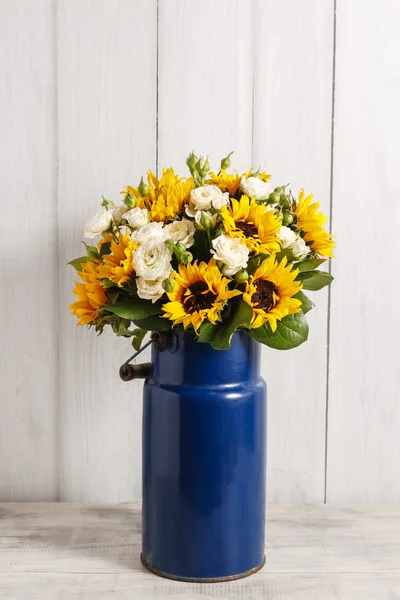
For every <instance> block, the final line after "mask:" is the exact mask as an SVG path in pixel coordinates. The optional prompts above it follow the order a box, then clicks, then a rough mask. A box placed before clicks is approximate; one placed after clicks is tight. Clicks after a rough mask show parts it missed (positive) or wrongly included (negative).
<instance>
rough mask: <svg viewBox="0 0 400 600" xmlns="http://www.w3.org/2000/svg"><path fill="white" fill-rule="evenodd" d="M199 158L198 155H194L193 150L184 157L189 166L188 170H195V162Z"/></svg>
mask: <svg viewBox="0 0 400 600" xmlns="http://www.w3.org/2000/svg"><path fill="white" fill-rule="evenodd" d="M198 160H199V157H198V156H196V155H195V153H194V152H191V153H190V154H189V156H188V157H187V159H186V164H187V166H188V167H189V171H190V172H191V173H193V171H195V170H196V164H197V162H198Z"/></svg>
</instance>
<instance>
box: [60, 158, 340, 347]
mask: <svg viewBox="0 0 400 600" xmlns="http://www.w3.org/2000/svg"><path fill="white" fill-rule="evenodd" d="M231 154H232V152H231V153H230V154H229V155H228V156H226V157H225V158H223V159H222V160H221V165H220V169H219V171H218V172H212V171H210V165H209V161H208V158H207V157H206V156H200V157H197V156H196V155H195V154H194V153H191V154H190V155H189V157H188V158H187V161H186V164H187V166H188V168H189V171H190V175H191V176H190V177H188V178H186V179H185V178H181V177H179V176H178V175H176V174H175V173H174V170H173V169H172V168H169V169H164V170H163V172H162V176H161V178H160V179H158V178H157V177H156V176H155V175H154V174H153V173H152V172H151V171H149V172H148V175H147V183H145V182H144V181H143V178H142V180H141V181H140V184H139V185H138V187H131V186H127V187H126V188H124V189H123V191H122V195H123V199H122V203H121V204H120V205H118V206H115V205H114V203H113V202H112V201H110V200H107V199H105V198H103V201H102V208H101V210H100V212H99V213H98V214H96V216H95V217H94V218H93V219H92V220H91V221H89V222H88V223H87V224H86V227H85V236H86V237H87V238H95V237H96V236H100V239H99V240H98V242H97V245H89V244H86V243H85V246H86V256H81V257H80V258H76V259H74V260H72V261H71V262H70V263H69V264H71V265H73V266H74V267H75V269H76V270H77V272H78V275H79V278H80V279H81V281H79V282H76V287H75V288H74V292H75V294H76V296H77V301H76V302H74V303H73V304H71V309H72V313H73V314H74V315H76V317H78V319H79V321H78V325H89V326H91V327H94V328H95V330H96V331H97V332H98V333H99V334H100V333H102V331H103V329H104V327H105V326H106V325H110V326H111V328H112V330H113V331H114V333H115V334H116V335H119V336H124V337H131V338H132V344H133V346H134V348H135V349H139V348H140V345H141V342H142V340H143V337H144V336H145V335H146V333H147V332H148V331H164V330H168V329H170V328H173V327H174V328H177V329H178V330H181V331H183V330H190V331H191V332H192V334H193V335H194V336H196V338H197V340H198V341H199V342H207V343H210V344H211V345H212V346H213V347H214V348H215V349H219V350H221V349H227V348H229V346H230V340H231V337H232V335H233V333H234V332H235V330H236V329H238V328H240V329H244V330H245V331H246V332H247V334H248V335H250V336H251V337H252V338H254V339H255V340H257V341H258V342H260V343H262V344H265V345H267V346H270V347H271V348H276V349H280V350H287V349H290V348H294V347H296V346H298V345H300V344H301V343H303V342H304V341H305V340H306V339H307V337H308V325H307V321H306V319H305V317H304V315H305V314H306V313H307V312H308V311H309V310H310V309H311V308H312V307H313V303H312V302H311V300H310V299H309V298H308V297H307V296H306V295H305V293H304V291H303V290H311V291H316V290H319V289H321V288H322V287H324V286H326V285H329V284H330V283H331V281H332V277H331V275H330V274H329V273H328V272H326V271H321V270H320V269H319V267H320V266H321V265H322V263H324V262H325V261H326V260H327V259H328V258H331V257H332V250H333V248H334V241H333V236H332V235H331V234H330V233H328V232H327V231H326V230H325V228H324V223H325V222H326V221H327V217H325V216H324V215H323V214H322V213H320V212H319V204H318V203H317V202H313V199H312V196H311V195H310V196H305V194H304V192H303V191H301V192H300V194H299V195H298V197H295V196H294V195H293V194H292V192H291V191H290V190H289V189H288V186H287V185H286V186H278V187H275V188H273V187H272V186H271V184H270V178H271V177H270V175H267V174H266V173H264V172H261V171H260V170H258V171H253V169H251V170H250V171H249V172H247V173H244V174H239V173H237V172H234V173H232V172H229V167H230V156H231Z"/></svg>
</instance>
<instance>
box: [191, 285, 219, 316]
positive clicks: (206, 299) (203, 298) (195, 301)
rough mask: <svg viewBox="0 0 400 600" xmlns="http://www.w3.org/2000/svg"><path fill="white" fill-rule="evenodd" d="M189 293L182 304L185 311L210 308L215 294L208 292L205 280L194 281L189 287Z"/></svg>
mask: <svg viewBox="0 0 400 600" xmlns="http://www.w3.org/2000/svg"><path fill="white" fill-rule="evenodd" d="M189 291H190V295H188V296H186V298H184V300H183V305H184V307H185V310H186V312H187V313H189V314H191V313H193V312H195V311H199V310H205V309H207V308H211V306H212V305H213V303H214V301H215V298H216V295H215V294H213V293H212V292H210V290H209V289H208V285H207V284H206V283H205V281H196V282H195V283H193V284H192V285H191V286H190V287H189Z"/></svg>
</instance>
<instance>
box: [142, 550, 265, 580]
mask: <svg viewBox="0 0 400 600" xmlns="http://www.w3.org/2000/svg"><path fill="white" fill-rule="evenodd" d="M140 560H141V562H142V565H143V566H144V567H145V568H146V569H147V570H148V571H150V572H151V573H154V574H155V575H158V577H164V578H165V579H172V580H173V581H186V582H188V583H222V582H224V581H235V579H243V578H244V577H249V576H250V575H253V574H254V573H257V571H259V570H260V569H262V568H263V566H264V565H265V555H264V558H263V561H262V563H261V564H260V565H258V566H257V567H253V568H252V569H250V570H249V571H245V572H244V573H239V574H237V575H228V576H227V577H202V578H200V579H197V578H196V577H179V576H177V575H171V574H170V573H164V572H163V571H158V570H157V569H153V568H152V567H150V566H149V565H148V564H147V563H146V561H145V560H144V558H143V554H140Z"/></svg>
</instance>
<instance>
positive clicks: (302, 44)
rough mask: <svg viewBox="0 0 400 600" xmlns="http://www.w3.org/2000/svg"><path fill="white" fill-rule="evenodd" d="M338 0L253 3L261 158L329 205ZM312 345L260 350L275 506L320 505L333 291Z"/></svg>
mask: <svg viewBox="0 0 400 600" xmlns="http://www.w3.org/2000/svg"><path fill="white" fill-rule="evenodd" d="M333 16H334V14H333V0H322V1H321V0H306V1H303V2H292V1H290V0H284V1H282V2H273V1H270V0H266V1H264V0H260V1H256V3H255V15H254V17H255V51H254V52H255V57H254V58H255V62H254V160H253V162H254V164H255V166H259V165H261V166H262V167H264V168H265V170H266V171H267V172H269V173H271V174H272V175H273V179H272V182H275V183H276V185H282V184H286V183H289V182H290V184H291V185H290V187H291V189H292V190H293V191H294V192H295V193H298V191H299V190H300V188H301V187H304V189H305V191H306V192H308V193H314V196H315V199H316V200H318V201H319V202H320V203H321V206H322V208H323V210H324V212H325V213H326V214H327V213H328V211H329V193H330V146H331V110H332V63H333ZM309 296H310V297H311V298H312V300H313V301H315V302H316V305H317V306H316V308H315V309H314V310H313V311H311V312H310V313H309V314H308V315H307V320H308V321H309V324H310V336H309V341H308V342H307V343H306V344H305V345H303V346H301V347H300V348H298V349H296V350H291V351H290V352H278V351H275V350H268V349H264V350H263V375H264V377H265V379H266V381H267V383H268V386H269V388H268V420H269V424H268V482H267V490H268V491H267V493H268V499H269V501H271V502H294V503H300V502H323V500H324V483H325V405H326V344H327V293H326V292H325V291H321V292H319V293H318V294H312V293H310V294H309Z"/></svg>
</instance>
